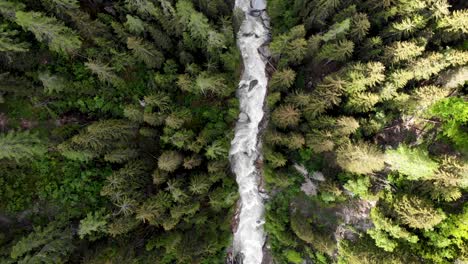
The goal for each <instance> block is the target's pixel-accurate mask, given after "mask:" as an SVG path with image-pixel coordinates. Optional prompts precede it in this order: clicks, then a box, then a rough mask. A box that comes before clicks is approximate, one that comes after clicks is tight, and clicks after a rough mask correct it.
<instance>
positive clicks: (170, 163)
mask: <svg viewBox="0 0 468 264" xmlns="http://www.w3.org/2000/svg"><path fill="white" fill-rule="evenodd" d="M182 161H183V157H182V155H181V154H179V153H177V152H175V151H165V152H163V153H162V154H161V156H159V158H158V167H159V168H160V169H161V170H164V171H168V172H173V171H175V170H176V169H177V168H178V167H179V166H180V165H182Z"/></svg>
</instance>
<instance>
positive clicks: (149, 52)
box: [127, 37, 164, 68]
mask: <svg viewBox="0 0 468 264" xmlns="http://www.w3.org/2000/svg"><path fill="white" fill-rule="evenodd" d="M127 47H128V48H129V49H130V50H132V52H133V55H134V56H135V58H137V59H138V60H140V61H142V62H144V63H145V64H146V65H147V66H148V67H150V68H159V67H161V65H162V63H163V62H164V55H163V54H162V53H161V52H160V51H158V50H157V49H156V48H155V47H153V45H151V44H150V43H149V42H146V41H144V40H143V39H140V38H134V37H129V38H128V39H127Z"/></svg>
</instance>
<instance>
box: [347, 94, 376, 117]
mask: <svg viewBox="0 0 468 264" xmlns="http://www.w3.org/2000/svg"><path fill="white" fill-rule="evenodd" d="M379 100H380V97H379V95H378V94H375V93H368V92H361V93H356V94H354V95H352V96H351V97H350V98H349V99H348V101H347V102H346V104H345V105H344V109H345V110H346V111H348V112H350V113H365V112H369V111H371V110H372V109H373V108H374V106H375V104H377V103H378V102H379Z"/></svg>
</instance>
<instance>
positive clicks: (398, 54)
mask: <svg viewBox="0 0 468 264" xmlns="http://www.w3.org/2000/svg"><path fill="white" fill-rule="evenodd" d="M424 50H425V45H420V44H419V43H417V42H416V41H396V42H394V43H392V44H391V45H389V46H387V47H386V48H385V53H384V57H385V59H386V60H388V61H389V62H392V63H398V62H401V61H408V60H411V59H413V58H416V57H418V56H420V55H422V53H423V52H424Z"/></svg>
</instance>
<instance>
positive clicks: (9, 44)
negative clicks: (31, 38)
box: [0, 24, 29, 52]
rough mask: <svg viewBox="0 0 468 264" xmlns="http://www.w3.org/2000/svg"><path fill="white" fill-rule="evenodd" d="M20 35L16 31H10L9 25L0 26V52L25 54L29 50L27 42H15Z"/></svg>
mask: <svg viewBox="0 0 468 264" xmlns="http://www.w3.org/2000/svg"><path fill="white" fill-rule="evenodd" d="M17 35H18V31H16V30H8V24H0V52H2V51H3V52H4V51H12V52H25V51H28V50H29V44H28V43H27V42H19V41H17V40H15V38H16V36H17Z"/></svg>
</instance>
